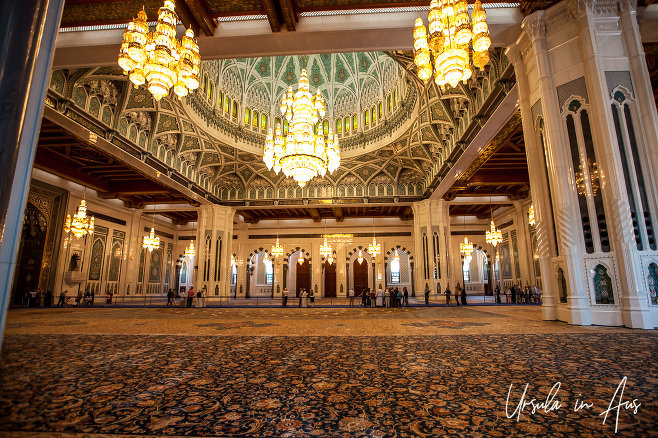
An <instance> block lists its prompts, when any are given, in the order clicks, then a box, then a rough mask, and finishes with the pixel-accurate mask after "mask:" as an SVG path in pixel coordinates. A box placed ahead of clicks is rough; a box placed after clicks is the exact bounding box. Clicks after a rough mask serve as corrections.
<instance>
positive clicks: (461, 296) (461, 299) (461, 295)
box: [425, 283, 468, 306]
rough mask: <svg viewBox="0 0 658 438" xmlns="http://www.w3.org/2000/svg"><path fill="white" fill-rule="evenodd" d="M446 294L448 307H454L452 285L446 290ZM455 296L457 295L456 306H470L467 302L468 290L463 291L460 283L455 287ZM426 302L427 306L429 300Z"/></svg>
mask: <svg viewBox="0 0 658 438" xmlns="http://www.w3.org/2000/svg"><path fill="white" fill-rule="evenodd" d="M444 293H445V295H446V305H448V306H452V301H451V296H452V295H453V293H452V291H451V290H450V285H448V286H447V287H446V290H445V292H444ZM454 295H455V304H456V305H458V306H459V305H460V303H461V305H462V306H465V305H467V304H468V303H467V302H466V290H465V289H463V288H462V287H461V286H460V285H459V283H457V285H456V286H455V292H454ZM425 296H427V295H425ZM425 301H426V304H427V300H425Z"/></svg>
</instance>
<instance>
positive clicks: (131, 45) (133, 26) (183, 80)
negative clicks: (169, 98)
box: [119, 0, 201, 100]
mask: <svg viewBox="0 0 658 438" xmlns="http://www.w3.org/2000/svg"><path fill="white" fill-rule="evenodd" d="M177 23H178V16H177V15H176V13H175V12H174V2H173V1H172V0H165V2H164V6H162V7H161V8H160V10H159V11H158V23H157V24H156V26H155V30H154V31H153V32H149V26H148V23H147V22H146V12H144V10H141V11H139V13H138V14H137V19H136V20H135V21H131V22H130V23H129V24H128V28H127V29H126V31H125V32H124V33H123V42H122V43H121V50H120V52H119V66H120V67H121V68H122V69H123V72H124V74H127V75H128V77H129V79H130V82H132V83H133V84H134V85H135V88H137V87H139V86H140V85H142V84H144V83H146V86H147V88H148V90H149V91H150V92H151V94H153V97H155V99H156V100H160V99H162V97H163V96H166V95H167V94H169V90H170V89H171V88H172V87H173V88H174V93H176V95H177V96H178V97H179V98H183V97H185V96H187V95H188V93H189V92H190V91H192V90H196V89H197V88H199V64H200V63H201V57H200V56H199V46H198V45H197V43H196V41H195V40H194V31H192V29H187V31H186V32H185V35H184V36H183V37H182V38H181V40H180V41H178V40H177V39H176V24H177Z"/></svg>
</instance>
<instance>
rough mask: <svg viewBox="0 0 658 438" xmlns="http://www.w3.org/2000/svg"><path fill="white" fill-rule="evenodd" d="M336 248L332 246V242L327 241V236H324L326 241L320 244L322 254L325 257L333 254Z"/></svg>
mask: <svg viewBox="0 0 658 438" xmlns="http://www.w3.org/2000/svg"><path fill="white" fill-rule="evenodd" d="M333 252H334V250H333V248H332V247H331V245H330V244H328V243H327V238H326V237H325V238H324V243H323V244H322V245H320V254H321V255H322V256H324V258H328V257H329V255H330V254H333Z"/></svg>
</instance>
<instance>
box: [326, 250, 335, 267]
mask: <svg viewBox="0 0 658 438" xmlns="http://www.w3.org/2000/svg"><path fill="white" fill-rule="evenodd" d="M327 262H329V264H330V265H333V264H334V253H333V252H332V253H331V254H329V257H327Z"/></svg>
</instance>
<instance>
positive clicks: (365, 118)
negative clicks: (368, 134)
mask: <svg viewBox="0 0 658 438" xmlns="http://www.w3.org/2000/svg"><path fill="white" fill-rule="evenodd" d="M368 122H370V114H369V111H368V110H365V112H364V113H363V129H368V124H369V123H368Z"/></svg>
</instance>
